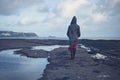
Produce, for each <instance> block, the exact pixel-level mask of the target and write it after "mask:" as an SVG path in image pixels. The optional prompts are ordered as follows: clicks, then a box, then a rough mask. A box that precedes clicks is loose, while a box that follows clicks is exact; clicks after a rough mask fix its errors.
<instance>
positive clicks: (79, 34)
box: [77, 26, 81, 37]
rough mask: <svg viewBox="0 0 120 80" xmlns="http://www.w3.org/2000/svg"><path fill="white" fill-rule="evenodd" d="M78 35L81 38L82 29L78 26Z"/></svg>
mask: <svg viewBox="0 0 120 80" xmlns="http://www.w3.org/2000/svg"><path fill="white" fill-rule="evenodd" d="M77 35H78V37H80V36H81V33H80V27H79V26H78V29H77Z"/></svg>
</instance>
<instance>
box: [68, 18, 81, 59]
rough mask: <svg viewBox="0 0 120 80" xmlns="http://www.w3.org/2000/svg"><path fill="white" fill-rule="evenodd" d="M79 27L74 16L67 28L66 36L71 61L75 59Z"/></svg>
mask: <svg viewBox="0 0 120 80" xmlns="http://www.w3.org/2000/svg"><path fill="white" fill-rule="evenodd" d="M80 35H81V34H80V27H79V25H78V24H77V18H76V16H74V17H73V18H72V21H71V24H70V25H69V27H68V31H67V36H68V38H69V44H70V46H69V50H70V52H71V59H72V60H73V59H74V58H75V53H76V45H77V43H78V38H79V37H80Z"/></svg>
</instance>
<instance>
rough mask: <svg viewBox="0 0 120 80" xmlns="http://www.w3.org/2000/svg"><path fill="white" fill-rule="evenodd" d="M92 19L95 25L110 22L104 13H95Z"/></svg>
mask: <svg viewBox="0 0 120 80" xmlns="http://www.w3.org/2000/svg"><path fill="white" fill-rule="evenodd" d="M91 18H92V20H93V21H94V22H95V23H102V22H106V21H107V20H108V15H107V14H104V13H93V14H91Z"/></svg>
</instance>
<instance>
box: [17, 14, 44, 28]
mask: <svg viewBox="0 0 120 80" xmlns="http://www.w3.org/2000/svg"><path fill="white" fill-rule="evenodd" d="M43 20H44V19H42V18H41V19H40V18H39V17H35V16H32V17H27V16H26V17H23V18H21V19H20V20H19V21H18V24H19V25H22V26H29V25H36V24H40V23H42V22H43Z"/></svg>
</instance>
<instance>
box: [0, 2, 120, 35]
mask: <svg viewBox="0 0 120 80" xmlns="http://www.w3.org/2000/svg"><path fill="white" fill-rule="evenodd" d="M119 8H120V0H0V31H15V32H34V33H36V34H37V35H38V36H40V37H48V36H57V37H67V36H66V33H67V29H68V26H69V25H70V22H71V19H72V17H73V16H76V17H77V24H78V25H80V31H81V37H120V9H119Z"/></svg>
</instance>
